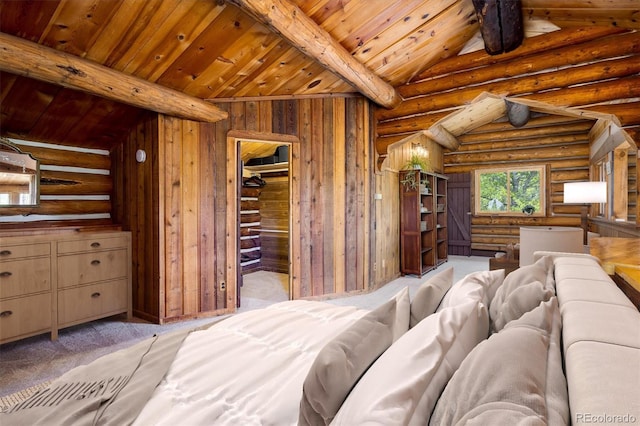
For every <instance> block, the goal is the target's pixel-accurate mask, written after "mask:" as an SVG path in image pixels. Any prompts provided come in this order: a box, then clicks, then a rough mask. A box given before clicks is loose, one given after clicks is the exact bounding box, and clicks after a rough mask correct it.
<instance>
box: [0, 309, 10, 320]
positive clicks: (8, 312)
mask: <svg viewBox="0 0 640 426" xmlns="http://www.w3.org/2000/svg"><path fill="white" fill-rule="evenodd" d="M12 314H13V311H2V312H0V318H6V317H8V316H11V315H12Z"/></svg>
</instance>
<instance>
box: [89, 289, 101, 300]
mask: <svg viewBox="0 0 640 426" xmlns="http://www.w3.org/2000/svg"><path fill="white" fill-rule="evenodd" d="M91 297H93V298H94V299H95V298H96V297H100V293H99V292H97V291H96V292H95V293H93V294H92V295H91Z"/></svg>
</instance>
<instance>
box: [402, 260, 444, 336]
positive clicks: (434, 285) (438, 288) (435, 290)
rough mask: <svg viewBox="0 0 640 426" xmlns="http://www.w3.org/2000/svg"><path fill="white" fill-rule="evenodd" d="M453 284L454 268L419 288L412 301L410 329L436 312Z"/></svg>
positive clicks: (434, 277) (438, 274)
mask: <svg viewBox="0 0 640 426" xmlns="http://www.w3.org/2000/svg"><path fill="white" fill-rule="evenodd" d="M451 284H453V267H451V268H447V269H445V270H444V271H442V272H439V273H437V274H436V275H434V276H433V277H431V278H429V279H428V280H426V281H425V282H424V283H422V284H421V285H420V287H418V291H416V294H415V295H414V296H413V300H411V321H410V323H409V328H413V327H415V326H416V324H418V323H419V322H420V321H421V320H422V319H424V318H426V317H428V316H429V315H431V314H432V313H434V312H435V311H436V309H437V308H438V305H440V302H441V301H442V298H443V297H444V295H445V293H446V292H447V291H448V290H449V289H450V288H451Z"/></svg>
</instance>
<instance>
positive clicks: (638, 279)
mask: <svg viewBox="0 0 640 426" xmlns="http://www.w3.org/2000/svg"><path fill="white" fill-rule="evenodd" d="M615 272H616V274H618V275H620V276H621V277H622V278H623V279H624V280H625V281H626V282H627V284H629V285H630V286H631V287H633V288H635V289H636V291H638V292H640V266H637V267H635V268H633V267H631V266H619V265H617V266H616V267H615Z"/></svg>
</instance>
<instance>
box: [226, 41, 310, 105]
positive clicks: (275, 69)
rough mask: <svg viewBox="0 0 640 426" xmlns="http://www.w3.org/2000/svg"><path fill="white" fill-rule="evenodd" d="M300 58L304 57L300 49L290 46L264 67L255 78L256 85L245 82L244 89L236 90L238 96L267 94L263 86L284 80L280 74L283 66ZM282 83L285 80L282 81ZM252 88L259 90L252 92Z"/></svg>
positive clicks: (266, 86) (267, 86)
mask: <svg viewBox="0 0 640 426" xmlns="http://www.w3.org/2000/svg"><path fill="white" fill-rule="evenodd" d="M300 59H304V56H303V55H301V53H300V51H299V50H298V49H296V48H295V47H293V46H288V45H287V49H286V50H284V51H283V52H282V53H281V54H280V55H279V56H278V57H277V58H276V60H275V61H273V62H272V63H271V64H270V66H269V67H266V68H264V69H262V71H261V72H260V74H259V75H257V76H256V78H255V80H254V81H255V82H256V83H255V85H248V84H245V85H244V86H243V88H242V89H240V90H238V91H237V92H236V94H237V96H245V95H249V94H251V95H254V96H256V95H267V94H268V93H266V92H263V91H262V87H264V88H269V83H268V82H269V81H277V80H282V79H281V78H280V77H279V75H280V74H281V71H282V67H283V66H285V65H287V64H290V63H296V62H297V61H299V60H300ZM281 83H282V84H284V82H282V81H281ZM250 90H258V92H250Z"/></svg>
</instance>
